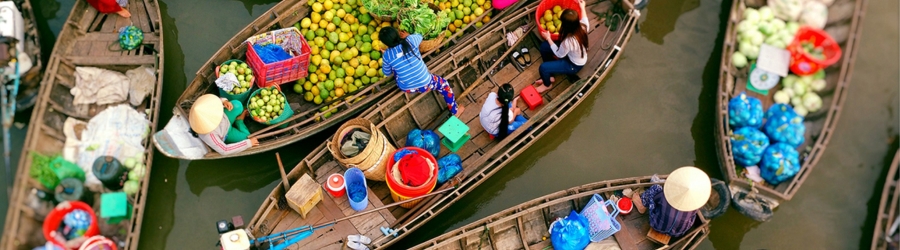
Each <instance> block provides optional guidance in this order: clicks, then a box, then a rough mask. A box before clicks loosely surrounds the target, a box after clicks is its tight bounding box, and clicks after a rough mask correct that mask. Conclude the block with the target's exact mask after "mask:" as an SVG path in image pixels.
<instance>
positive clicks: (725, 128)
mask: <svg viewBox="0 0 900 250" xmlns="http://www.w3.org/2000/svg"><path fill="white" fill-rule="evenodd" d="M852 1H854V12H853V15H852V16H851V17H850V18H849V21H850V23H849V27H850V31H849V32H848V34H847V40H846V41H845V42H844V43H845V46H844V47H845V48H846V49H844V51H843V52H844V54H843V56H842V59H841V66H840V73H839V76H838V80H837V83H836V84H835V88H834V94H833V96H834V98H832V101H831V104H830V105H829V106H828V108H829V109H828V110H827V111H826V112H827V115H826V117H825V121H824V125H823V127H822V129H821V131H820V133H819V135H818V138H817V139H816V142H815V143H814V144H813V145H812V149H811V150H809V154H808V156H807V157H806V158H805V160H803V159H801V160H803V162H802V164H801V167H800V170H799V171H798V172H797V174H796V175H794V177H793V178H791V179H790V180H789V181H787V182H784V183H781V184H779V185H776V186H774V187H773V186H771V185H769V184H767V185H752V184H751V183H750V181H748V180H747V179H746V178H739V177H738V174H737V172H736V170H735V167H737V165H736V164H735V162H734V158H733V156H734V154H733V152H732V151H731V140H730V138H731V137H730V135H729V132H730V131H732V129H731V128H730V126H729V124H728V101H729V100H730V92H731V91H729V89H731V90H733V88H734V86H735V85H734V84H736V83H735V78H736V77H735V72H734V71H733V65H732V62H731V55H732V53H734V51H736V49H737V48H736V47H737V39H736V37H737V24H738V22H740V20H738V19H736V18H737V17H739V16H740V13H741V11H743V9H744V8H746V4H745V0H737V1H734V2H733V3H732V7H731V9H730V13H729V15H728V19H727V20H725V21H726V30H725V41H724V42H723V46H722V60H721V62H720V66H719V82H718V86H717V88H716V90H717V93H716V96H717V98H716V120H715V121H716V122H715V124H714V127H715V132H714V133H715V134H714V137H715V138H716V139H715V141H716V148H717V149H716V151H717V153H718V154H717V155H718V158H719V167H720V169H721V170H722V174H723V175H724V176H725V178H726V180H725V181H726V182H727V183H728V184H729V186H732V187H735V188H740V189H743V190H750V188H751V186H753V187H754V188H756V189H757V190H759V195H758V196H761V197H763V198H764V199H768V200H772V201H776V202H777V201H788V200H791V199H792V198H793V197H794V195H795V194H796V193H797V190H798V189H799V188H800V186H801V185H803V183H804V182H805V181H806V178H807V177H809V173H810V172H811V171H812V169H813V168H815V166H816V164H817V163H818V161H819V159H820V158H821V156H822V154H823V151H824V150H825V148H826V147H827V146H828V143H829V141H830V139H831V135H832V134H833V133H834V130H835V127H836V126H837V121H838V120H839V119H840V115H841V111H842V110H843V108H842V107H843V105H844V102H845V101H846V99H847V93H846V92H847V88H848V87H849V84H850V77H851V75H852V71H853V66H854V64H855V61H856V55H857V54H858V47H859V46H858V40H859V39H860V38H861V34H862V27H861V26H862V17H863V16H864V15H865V8H866V2H867V0H852ZM833 4H838V2H837V1H836V2H835V3H833ZM841 20H844V21H841V22H840V23H844V22H846V20H847V19H841ZM828 27H829V26H826V28H828ZM809 132H810V131H807V133H809ZM801 153H802V152H801ZM780 185H787V186H786V188H785V189H784V191H778V190H777V189H780V188H779V186H780Z"/></svg>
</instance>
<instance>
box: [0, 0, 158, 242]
mask: <svg viewBox="0 0 900 250" xmlns="http://www.w3.org/2000/svg"><path fill="white" fill-rule="evenodd" d="M126 8H127V9H128V10H129V11H130V12H131V14H132V16H131V18H123V17H120V16H118V15H116V14H102V13H99V12H97V10H95V9H94V8H93V7H91V6H90V5H89V4H88V3H87V2H86V1H75V6H74V7H73V8H72V11H71V13H70V14H69V18H68V20H67V21H66V23H65V25H63V29H62V31H61V32H60V35H59V39H58V40H57V41H56V45H55V47H54V50H53V53H52V54H51V56H50V60H49V62H48V64H47V65H48V67H47V70H46V71H45V74H44V76H43V81H42V82H41V91H40V94H39V96H38V101H37V102H36V104H35V109H34V113H33V114H32V116H31V121H30V124H29V127H28V134H27V136H26V139H25V142H24V144H23V146H22V157H21V158H20V159H19V167H18V172H17V173H16V182H15V185H14V187H13V191H12V195H11V198H10V203H9V210H8V212H7V214H6V224H5V225H4V230H3V238H2V242H0V248H2V249H32V248H34V247H36V246H40V245H43V244H44V242H46V240H45V239H44V237H43V234H42V233H41V228H42V223H43V222H42V221H43V220H44V215H43V214H42V213H45V212H47V211H42V210H41V209H39V208H34V207H32V206H30V203H31V202H32V201H33V200H35V197H34V195H33V192H34V190H43V191H45V192H48V193H52V191H47V190H44V187H43V185H42V184H41V183H39V182H38V181H36V180H35V179H33V178H31V177H30V175H29V168H30V166H31V164H32V157H29V153H31V152H35V153H40V154H43V155H59V154H62V153H63V152H62V151H63V145H64V143H65V140H66V137H65V136H64V132H63V121H64V120H66V119H67V118H75V119H78V120H82V121H85V122H87V121H88V120H89V119H90V118H91V117H94V116H95V115H97V114H98V113H100V112H101V111H103V110H105V109H106V108H108V107H112V106H116V105H118V104H119V103H116V104H111V105H97V104H90V105H85V104H79V105H75V104H73V99H74V97H73V96H72V94H70V92H69V91H70V89H71V88H73V87H74V86H75V77H74V72H75V67H76V66H79V67H80V66H91V67H98V68H103V69H108V70H113V71H118V72H122V73H124V72H125V71H126V70H129V69H134V68H138V67H140V66H147V67H150V68H152V69H155V72H154V73H155V75H156V82H155V85H154V87H153V88H152V90H150V92H149V93H148V94H147V98H146V99H144V100H143V102H142V103H141V104H140V105H139V106H137V107H133V108H135V110H138V111H140V112H146V113H147V115H148V116H147V119H148V121H149V124H150V125H149V126H150V127H149V128H148V129H149V132H153V131H156V123H157V120H158V117H159V115H158V114H159V105H160V103H159V101H160V99H161V97H162V86H163V84H162V79H163V76H162V73H163V70H162V69H163V62H164V61H165V60H164V59H165V58H164V56H163V51H164V48H163V30H162V19H161V17H160V13H159V4H158V2H157V1H156V0H129V1H128V5H127V7H126ZM128 25H134V26H135V27H137V28H139V29H141V30H142V31H143V33H144V38H143V46H140V47H138V48H137V49H135V50H131V51H114V50H115V49H117V48H116V46H112V49H108V48H110V44H113V43H117V41H118V37H119V36H118V32H119V28H122V27H125V26H128ZM127 102H128V101H127V100H126V101H125V102H124V103H127ZM77 133H79V134H80V132H77ZM142 145H143V147H144V149H145V151H144V152H143V153H144V157H145V158H144V159H143V162H145V163H146V165H147V168H146V169H147V172H146V174H145V175H144V177H143V178H142V180H141V184H140V189H139V191H138V192H137V193H136V194H135V195H133V196H129V197H128V200H129V203H130V204H131V205H132V206H133V208H132V210H131V213H132V216H131V218H130V219H129V220H124V221H122V222H120V223H118V224H115V225H108V224H107V223H106V220H102V221H101V222H100V228H101V230H100V234H102V235H104V236H107V237H109V238H111V239H113V240H114V241H117V242H119V243H123V244H124V246H122V245H120V246H119V247H120V248H125V249H137V247H138V239H139V238H140V231H141V222H142V221H143V218H142V215H143V213H144V206H145V201H146V199H147V196H146V194H147V188H148V185H149V182H150V181H149V179H150V169H151V166H150V165H151V163H152V162H153V147H152V146H151V145H150V140H149V138H147V139H145V140H144V141H143V143H142ZM108 191H109V190H105V192H108ZM99 195H100V194H99V193H94V196H93V198H94V200H95V201H99V200H100V199H99ZM98 209H99V202H95V204H94V210H95V211H99V210H98Z"/></svg>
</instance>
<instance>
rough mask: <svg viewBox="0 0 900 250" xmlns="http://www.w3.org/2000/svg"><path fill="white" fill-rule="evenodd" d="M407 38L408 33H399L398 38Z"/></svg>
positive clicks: (402, 31)
mask: <svg viewBox="0 0 900 250" xmlns="http://www.w3.org/2000/svg"><path fill="white" fill-rule="evenodd" d="M407 36H409V32H406V31H404V30H401V31H400V38H402V39H406V37H407Z"/></svg>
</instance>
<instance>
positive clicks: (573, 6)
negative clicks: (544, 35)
mask: <svg viewBox="0 0 900 250" xmlns="http://www.w3.org/2000/svg"><path fill="white" fill-rule="evenodd" d="M556 5H559V7H562V8H563V11H565V10H566V9H570V10H574V11H575V12H578V18H581V15H583V13H581V6H579V5H578V2H575V0H541V3H540V4H538V7H537V12H535V15H534V20H535V21H536V23H535V24H537V27H538V30H539V31H540V32H544V31H545V30H544V27H542V25H541V17H542V16H544V11H545V10H552V9H553V6H556ZM550 38H551V39H553V40H554V41H555V40H557V39H559V35H557V34H554V33H550Z"/></svg>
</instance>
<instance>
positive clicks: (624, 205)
mask: <svg viewBox="0 0 900 250" xmlns="http://www.w3.org/2000/svg"><path fill="white" fill-rule="evenodd" d="M616 207H617V208H618V209H619V213H620V214H622V215H626V214H629V213H631V209H632V208H634V204H633V203H631V198H628V197H622V199H619V201H617V202H616Z"/></svg>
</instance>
